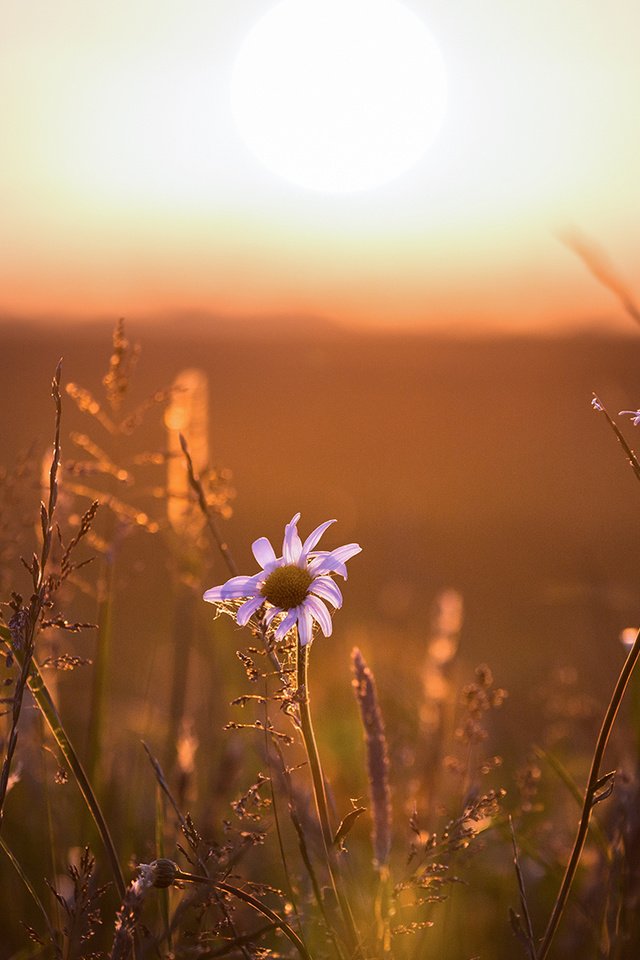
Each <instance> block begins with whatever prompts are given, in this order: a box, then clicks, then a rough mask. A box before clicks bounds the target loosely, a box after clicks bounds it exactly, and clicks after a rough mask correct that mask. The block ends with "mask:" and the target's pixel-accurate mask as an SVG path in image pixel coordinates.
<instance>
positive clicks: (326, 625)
mask: <svg viewBox="0 0 640 960" xmlns="http://www.w3.org/2000/svg"><path fill="white" fill-rule="evenodd" d="M304 607H305V610H308V611H309V612H310V613H311V616H312V617H313V619H314V620H317V621H318V623H319V624H320V629H321V630H322V632H323V633H324V635H325V637H330V636H331V631H332V630H333V623H332V622H331V615H330V613H329V611H328V610H327V608H326V607H325V605H324V603H323V602H322V600H318V598H317V597H312V596H307V597H306V599H305V601H304Z"/></svg>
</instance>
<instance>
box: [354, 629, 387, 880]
mask: <svg viewBox="0 0 640 960" xmlns="http://www.w3.org/2000/svg"><path fill="white" fill-rule="evenodd" d="M351 665H352V670H353V680H352V684H353V690H354V693H355V696H356V700H357V701H358V706H359V707H360V716H361V718H362V726H363V728H364V735H365V742H366V753H367V771H368V775H369V790H370V795H371V809H372V821H373V832H372V842H373V855H374V862H375V866H376V869H378V870H381V869H382V868H383V867H386V866H387V865H388V863H389V853H390V850H391V823H392V813H391V790H390V788H389V753H388V750H387V738H386V734H385V729H384V721H383V719H382V713H381V712H380V704H379V702H378V693H377V690H376V681H375V678H374V676H373V673H372V672H371V670H370V669H369V667H368V666H367V663H366V661H365V659H364V657H363V656H362V653H361V652H360V650H358V648H357V647H354V649H353V651H352V653H351Z"/></svg>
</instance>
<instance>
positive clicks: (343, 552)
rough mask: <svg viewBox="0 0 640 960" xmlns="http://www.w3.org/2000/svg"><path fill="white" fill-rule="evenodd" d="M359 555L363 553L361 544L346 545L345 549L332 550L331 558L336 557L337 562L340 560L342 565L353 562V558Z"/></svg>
mask: <svg viewBox="0 0 640 960" xmlns="http://www.w3.org/2000/svg"><path fill="white" fill-rule="evenodd" d="M357 553H362V547H361V546H360V544H359V543H345V545H344V546H343V547H336V549H335V550H331V551H330V556H332V557H335V558H336V560H339V561H340V562H341V563H346V562H347V560H351V557H355V555H356V554H357Z"/></svg>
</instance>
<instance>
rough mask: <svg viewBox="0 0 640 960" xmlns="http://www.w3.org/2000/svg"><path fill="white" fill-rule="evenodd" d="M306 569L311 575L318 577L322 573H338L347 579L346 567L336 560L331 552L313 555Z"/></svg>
mask: <svg viewBox="0 0 640 960" xmlns="http://www.w3.org/2000/svg"><path fill="white" fill-rule="evenodd" d="M307 569H308V571H309V573H310V574H311V576H312V577H318V576H321V575H322V574H324V573H339V574H340V576H341V577H344V579H345V580H346V579H347V568H346V567H345V565H344V563H341V562H340V561H339V560H336V559H335V557H334V556H333V554H332V553H327V554H325V556H323V557H314V558H313V560H311V561H310V562H309V566H308V567H307Z"/></svg>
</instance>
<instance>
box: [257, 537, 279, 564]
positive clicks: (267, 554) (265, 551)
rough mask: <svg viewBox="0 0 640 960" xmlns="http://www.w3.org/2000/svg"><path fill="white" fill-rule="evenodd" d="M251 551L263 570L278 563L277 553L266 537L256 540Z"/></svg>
mask: <svg viewBox="0 0 640 960" xmlns="http://www.w3.org/2000/svg"><path fill="white" fill-rule="evenodd" d="M251 551H252V553H253V555H254V557H255V558H256V560H257V561H258V563H259V564H260V566H261V567H262V569H263V570H266V568H267V566H270V565H271V564H274V563H275V562H276V552H275V550H274V549H273V547H272V546H271V543H270V542H269V541H268V540H267V538H266V537H260V538H259V539H258V540H254V542H253V543H252V544H251Z"/></svg>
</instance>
